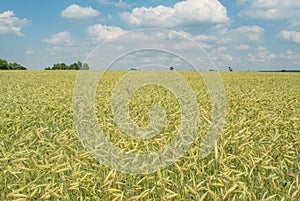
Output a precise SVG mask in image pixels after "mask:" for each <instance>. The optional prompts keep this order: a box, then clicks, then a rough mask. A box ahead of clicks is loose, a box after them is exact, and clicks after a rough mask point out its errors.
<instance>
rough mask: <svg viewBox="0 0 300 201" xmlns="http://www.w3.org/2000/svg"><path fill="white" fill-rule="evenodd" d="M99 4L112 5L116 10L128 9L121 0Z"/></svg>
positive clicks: (126, 4)
mask: <svg viewBox="0 0 300 201" xmlns="http://www.w3.org/2000/svg"><path fill="white" fill-rule="evenodd" d="M100 3H101V4H104V5H113V6H115V7H117V8H129V7H130V5H129V4H128V3H126V2H124V1H122V0H118V1H109V0H100Z"/></svg>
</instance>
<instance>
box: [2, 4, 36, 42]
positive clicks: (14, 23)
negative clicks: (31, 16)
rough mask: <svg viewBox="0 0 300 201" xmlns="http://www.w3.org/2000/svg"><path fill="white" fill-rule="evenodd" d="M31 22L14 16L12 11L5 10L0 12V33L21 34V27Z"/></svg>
mask: <svg viewBox="0 0 300 201" xmlns="http://www.w3.org/2000/svg"><path fill="white" fill-rule="evenodd" d="M30 23H31V22H30V21H29V20H27V19H25V18H24V19H20V18H18V17H16V16H15V14H14V11H11V10H7V11H4V12H3V13H0V35H1V34H3V35H4V34H16V35H18V36H23V34H22V32H21V29H22V28H23V27H24V26H26V25H29V24H30Z"/></svg>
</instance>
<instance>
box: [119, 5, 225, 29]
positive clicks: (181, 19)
mask: <svg viewBox="0 0 300 201" xmlns="http://www.w3.org/2000/svg"><path fill="white" fill-rule="evenodd" d="M121 18H122V19H123V20H124V21H125V22H127V24H129V25H131V26H137V27H180V26H181V27H182V26H192V25H198V24H218V23H228V22H229V18H228V16H227V10H226V8H225V7H224V6H223V5H222V4H221V3H220V2H219V1H218V0H201V1H199V0H185V1H181V2H178V3H176V4H175V5H173V6H172V7H166V6H163V5H160V6H157V7H154V8H153V7H149V8H147V7H139V8H134V9H133V10H132V11H131V12H123V13H121Z"/></svg>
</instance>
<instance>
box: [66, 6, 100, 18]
mask: <svg viewBox="0 0 300 201" xmlns="http://www.w3.org/2000/svg"><path fill="white" fill-rule="evenodd" d="M99 15H100V12H99V11H97V10H95V9H93V8H91V7H80V6H78V5H76V4H72V5H70V6H69V7H67V8H66V9H64V10H63V11H62V12H61V16H62V17H65V18H70V19H77V20H80V19H87V18H92V17H97V16H99Z"/></svg>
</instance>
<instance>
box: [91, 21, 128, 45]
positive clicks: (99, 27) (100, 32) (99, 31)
mask: <svg viewBox="0 0 300 201" xmlns="http://www.w3.org/2000/svg"><path fill="white" fill-rule="evenodd" d="M126 32H127V31H125V30H123V29H121V28H120V27H116V26H106V25H103V24H95V25H93V26H90V27H89V28H88V30H87V33H88V35H89V36H90V37H91V38H92V39H93V41H95V42H101V41H105V40H108V39H112V38H114V37H117V36H119V35H121V34H124V33H126Z"/></svg>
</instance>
